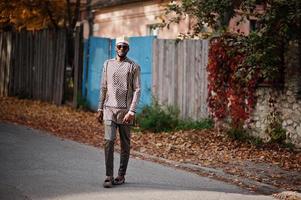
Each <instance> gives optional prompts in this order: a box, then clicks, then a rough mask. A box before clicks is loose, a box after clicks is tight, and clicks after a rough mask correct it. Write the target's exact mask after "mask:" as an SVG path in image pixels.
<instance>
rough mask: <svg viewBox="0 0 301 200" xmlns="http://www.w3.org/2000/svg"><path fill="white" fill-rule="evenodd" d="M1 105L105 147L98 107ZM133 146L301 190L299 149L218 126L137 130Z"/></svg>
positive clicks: (7, 115) (2, 113)
mask: <svg viewBox="0 0 301 200" xmlns="http://www.w3.org/2000/svg"><path fill="white" fill-rule="evenodd" d="M0 107H1V110H0V121H4V122H14V123H17V124H23V125H26V126H29V127H32V128H36V129H40V130H45V131H48V132H49V133H50V134H53V135H55V136H58V137H61V138H65V139H71V140H74V141H77V142H80V143H84V144H88V145H93V146H95V147H103V135H104V133H103V126H102V125H101V124H100V123H99V122H98V121H97V120H96V118H95V113H92V112H87V111H81V110H76V109H73V108H70V107H67V106H56V105H53V104H49V103H45V102H40V101H32V100H21V99H17V98H13V97H0ZM118 144H119V140H118V139H117V141H116V145H118ZM132 149H133V150H134V151H138V152H141V153H143V154H144V155H145V154H149V155H152V156H156V157H160V158H165V159H168V160H172V161H177V162H180V163H189V164H194V165H199V166H203V167H210V168H216V169H222V170H223V171H224V172H226V173H227V174H232V175H237V176H239V177H245V178H249V179H252V180H255V181H259V182H262V183H267V184H269V185H273V186H275V187H277V188H280V189H283V190H291V191H298V192H300V191H301V152H300V151H292V150H289V149H286V148H283V147H280V146H279V145H275V144H274V145H272V144H265V145H262V146H260V147H256V146H254V145H250V144H247V143H243V142H239V141H234V140H231V139H230V138H228V137H227V136H225V135H223V134H218V133H217V132H216V131H215V130H190V131H177V132H169V133H151V132H147V133H140V132H134V133H133V134H132ZM249 189H252V190H256V188H249Z"/></svg>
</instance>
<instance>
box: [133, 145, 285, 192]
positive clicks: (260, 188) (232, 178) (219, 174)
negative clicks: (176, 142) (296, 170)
mask: <svg viewBox="0 0 301 200" xmlns="http://www.w3.org/2000/svg"><path fill="white" fill-rule="evenodd" d="M131 156H133V157H138V158H141V157H142V158H143V159H146V160H150V161H154V162H159V163H161V164H165V165H168V166H171V167H175V168H179V169H183V170H188V171H191V172H193V173H197V174H199V175H203V176H207V177H210V178H215V179H217V180H221V181H225V182H231V183H234V184H236V185H239V186H241V187H244V188H247V189H249V190H251V191H255V192H256V193H260V194H265V195H271V194H275V193H281V192H284V191H285V190H283V189H279V188H277V187H275V186H272V185H269V184H266V183H261V182H258V181H254V180H251V179H248V178H243V177H239V176H237V175H232V174H228V173H225V172H224V171H223V170H222V169H215V168H209V167H203V166H200V165H195V164H190V163H181V162H177V161H173V160H168V159H165V158H160V157H156V156H153V155H149V154H146V153H141V152H139V151H133V150H131Z"/></svg>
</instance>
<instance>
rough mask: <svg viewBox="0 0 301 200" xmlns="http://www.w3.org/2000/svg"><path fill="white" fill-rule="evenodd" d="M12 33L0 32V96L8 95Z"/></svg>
mask: <svg viewBox="0 0 301 200" xmlns="http://www.w3.org/2000/svg"><path fill="white" fill-rule="evenodd" d="M11 50H12V34H11V33H9V32H6V33H0V96H7V95H8V84H9V74H10V73H9V72H10V66H11Z"/></svg>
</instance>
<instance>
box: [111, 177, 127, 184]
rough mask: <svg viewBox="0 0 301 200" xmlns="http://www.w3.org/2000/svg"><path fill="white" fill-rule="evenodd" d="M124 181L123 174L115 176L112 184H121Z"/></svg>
mask: <svg viewBox="0 0 301 200" xmlns="http://www.w3.org/2000/svg"><path fill="white" fill-rule="evenodd" d="M124 182H125V178H124V176H117V177H116V178H115V179H114V182H113V184H114V185H121V184H123V183H124Z"/></svg>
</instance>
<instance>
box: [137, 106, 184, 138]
mask: <svg viewBox="0 0 301 200" xmlns="http://www.w3.org/2000/svg"><path fill="white" fill-rule="evenodd" d="M178 115H179V112H178V111H177V110H176V109H175V108H173V107H170V106H168V107H166V109H163V108H162V107H161V106H160V105H159V104H158V103H157V102H154V103H152V104H151V105H150V106H145V107H144V108H143V109H142V111H141V113H140V114H138V116H137V122H138V125H139V127H140V129H141V130H142V131H144V130H149V131H152V132H162V131H171V130H173V129H175V127H176V126H177V124H178Z"/></svg>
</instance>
